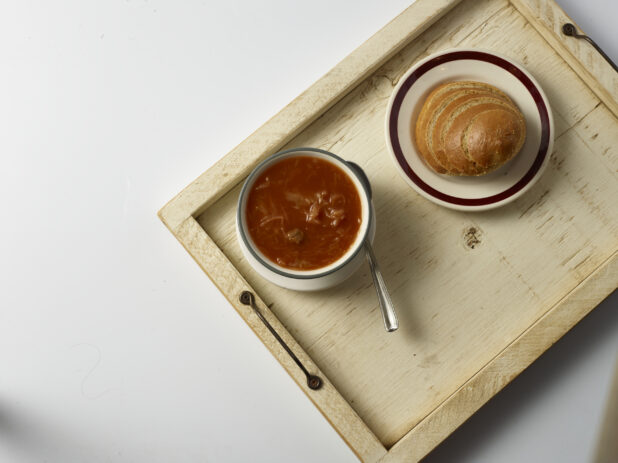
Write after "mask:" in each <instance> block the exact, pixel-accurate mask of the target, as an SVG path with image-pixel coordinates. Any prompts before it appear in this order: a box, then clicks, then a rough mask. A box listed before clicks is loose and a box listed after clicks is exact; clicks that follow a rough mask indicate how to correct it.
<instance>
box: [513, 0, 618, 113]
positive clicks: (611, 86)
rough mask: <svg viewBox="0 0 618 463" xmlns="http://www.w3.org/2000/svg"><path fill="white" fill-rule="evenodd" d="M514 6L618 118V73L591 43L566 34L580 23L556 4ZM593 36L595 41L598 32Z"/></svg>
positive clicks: (528, 1)
mask: <svg viewBox="0 0 618 463" xmlns="http://www.w3.org/2000/svg"><path fill="white" fill-rule="evenodd" d="M512 3H513V5H514V6H515V7H516V8H517V9H518V10H519V11H520V12H521V14H523V15H524V16H525V17H526V19H527V20H528V21H530V24H532V26H533V27H535V28H536V29H537V31H538V32H539V33H540V34H541V35H542V36H543V37H544V38H545V40H547V41H548V42H549V43H550V44H551V46H552V47H553V48H554V49H555V50H557V51H558V53H560V56H562V57H563V58H564V60H565V61H566V62H567V63H568V64H569V66H572V67H573V68H574V69H575V70H576V71H577V73H578V74H579V75H580V77H581V78H582V79H583V80H584V82H586V84H587V85H588V86H589V87H590V88H591V89H592V90H593V91H594V92H595V93H597V95H598V96H599V98H601V99H603V100H604V101H605V103H606V105H607V107H608V108H609V110H610V111H612V112H613V113H614V116H616V117H618V73H617V72H616V71H614V69H613V68H612V66H611V65H610V64H609V63H608V62H607V61H606V60H604V59H603V58H602V57H600V55H599V53H598V52H597V51H596V50H595V49H594V47H593V46H592V45H591V44H589V43H588V42H586V41H585V40H579V39H576V38H574V37H568V36H565V35H564V34H563V33H562V25H563V24H565V23H571V24H576V23H575V21H573V20H572V19H571V18H569V17H568V16H567V15H566V13H565V12H564V11H562V9H561V8H560V7H559V6H558V5H556V4H555V3H554V2H547V1H544V0H512ZM579 32H580V33H581V30H579ZM590 34H591V36H592V37H593V38H594V31H590Z"/></svg>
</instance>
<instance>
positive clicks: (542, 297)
mask: <svg viewBox="0 0 618 463" xmlns="http://www.w3.org/2000/svg"><path fill="white" fill-rule="evenodd" d="M565 22H572V21H571V20H570V19H569V18H568V17H567V16H566V15H565V14H564V12H563V11H562V10H561V9H560V8H559V7H558V6H557V5H556V4H555V3H554V2H553V1H551V0H543V1H541V0H511V1H510V2H509V1H507V0H486V1H473V0H464V1H457V0H439V1H435V0H418V1H417V2H416V3H414V4H413V5H412V6H411V7H410V8H408V9H407V10H406V11H404V12H403V13H402V14H401V15H399V16H398V17H397V18H395V19H394V20H393V21H392V22H391V23H389V24H388V25H387V26H386V27H385V28H383V29H382V30H381V31H379V32H378V33H377V34H375V35H374V36H373V37H372V38H370V39H369V40H368V41H367V42H365V43H364V44H363V45H361V46H360V47H359V48H358V49H357V50H355V51H354V52H353V53H352V54H350V55H349V56H348V57H347V58H345V59H344V60H343V61H342V62H341V63H339V64H338V65H337V66H336V67H335V68H334V69H333V70H331V71H330V72H329V73H327V74H326V75H325V76H324V77H322V78H321V79H320V80H319V81H318V82H316V83H315V84H314V85H313V86H311V87H310V88H309V89H308V90H307V91H305V92H304V93H303V94H301V95H300V96H299V97H298V98H296V99H295V100H294V101H292V102H291V103H290V104H289V105H288V106H286V107H285V108H284V109H283V110H281V111H280V112H279V113H278V114H277V115H276V116H274V117H273V118H272V119H271V120H269V121H268V122H267V123H266V124H264V125H263V126H262V127H261V128H260V129H258V130H257V131H256V132H254V133H253V134H252V135H251V136H249V137H248V138H247V139H246V140H245V141H243V142H242V143H241V144H240V145H239V146H238V147H236V148H235V149H234V150H233V151H232V152H230V153H229V154H228V155H226V156H225V157H224V158H223V159H221V160H220V161H219V162H218V163H217V164H216V165H215V166H214V167H212V168H211V169H209V170H208V171H206V172H205V173H203V174H202V175H201V176H200V177H199V178H198V179H197V180H195V181H194V182H193V183H191V184H190V185H189V186H188V187H187V188H185V189H184V190H183V191H182V192H181V193H180V194H179V195H178V196H176V197H175V198H174V199H172V200H171V201H170V202H169V203H168V204H167V205H166V206H165V207H164V208H163V209H162V210H161V211H160V213H159V215H160V217H161V219H162V220H163V222H164V223H165V224H166V225H167V227H168V228H169V229H170V230H171V231H172V233H173V234H174V235H175V236H176V238H178V240H179V241H180V242H181V243H182V244H183V246H184V247H185V248H186V249H187V251H189V253H190V254H191V255H192V256H193V258H194V259H195V260H196V262H197V263H198V264H199V265H200V266H201V267H202V269H203V270H204V271H205V272H206V273H207V274H208V275H209V276H210V278H211V279H212V280H213V282H214V283H215V284H216V285H217V287H218V288H219V289H220V290H221V291H222V292H223V294H224V295H225V296H226V297H227V298H228V300H229V301H230V303H231V304H232V305H233V306H234V307H235V308H236V310H237V311H238V312H239V313H240V315H241V316H242V317H243V318H244V319H245V321H246V322H247V324H249V326H250V327H251V328H252V329H253V330H254V331H255V333H256V335H257V336H258V337H259V338H260V339H261V340H262V341H263V342H264V344H265V345H266V346H267V347H268V349H269V350H270V351H271V352H272V354H273V355H274V356H275V357H276V358H277V359H278V360H279V362H281V364H282V365H283V367H284V368H285V369H286V370H287V371H288V372H289V374H290V375H291V376H292V378H293V379H294V380H295V381H296V382H297V383H298V385H299V387H300V388H301V389H303V390H304V391H305V393H306V394H307V396H308V397H309V398H310V399H311V400H312V401H313V403H314V404H315V405H316V406H317V407H318V409H319V410H320V411H321V412H322V413H323V414H324V416H325V417H326V419H327V420H328V421H329V422H330V423H331V424H332V426H333V427H334V428H335V429H336V430H337V432H338V433H339V434H340V435H341V436H342V437H343V439H345V441H346V442H347V443H348V445H349V446H350V447H351V448H352V450H353V451H354V452H355V453H356V455H358V457H359V458H360V459H361V460H363V461H367V462H373V461H383V462H392V461H416V460H419V459H420V458H422V457H423V456H424V455H426V454H427V453H428V452H429V451H430V450H431V449H432V448H434V447H435V446H436V445H437V444H438V443H440V442H441V441H442V440H443V439H445V438H446V437H447V436H448V435H449V434H450V433H451V432H452V431H453V430H454V429H456V428H457V427H458V426H459V425H460V424H461V423H463V422H464V421H465V420H466V419H467V418H468V417H469V416H470V415H472V414H473V413H474V412H475V411H476V410H478V409H479V407H481V406H482V405H483V404H484V403H485V402H487V401H488V400H489V399H490V398H491V397H492V396H494V395H495V394H496V393H497V392H498V391H499V390H500V389H502V388H503V387H504V386H505V385H506V384H507V383H508V382H509V381H511V380H512V379H513V378H514V377H515V376H517V375H518V374H519V373H520V372H521V371H522V370H523V369H524V368H526V367H527V366H528V365H530V363H532V362H533V361H534V360H535V359H536V358H537V357H538V356H539V355H541V354H542V353H543V352H544V351H545V350H546V349H547V348H549V347H550V346H551V345H552V344H553V343H554V342H556V341H557V340H558V339H559V338H560V337H561V336H562V335H564V334H565V333H566V332H567V331H568V330H569V329H570V328H572V327H573V325H575V324H576V323H577V322H578V321H579V320H581V319H582V317H584V316H585V315H586V314H587V313H588V312H589V311H591V310H592V309H593V308H594V307H595V306H596V305H597V304H598V303H599V302H600V301H601V300H603V299H604V298H605V297H606V296H607V295H608V294H610V293H611V292H612V291H613V290H614V289H615V288H616V287H617V285H618V259H617V249H618V178H617V175H616V172H617V169H618V148H617V147H618V119H617V116H618V74H616V73H615V72H614V71H613V70H612V68H611V66H610V65H609V64H608V63H607V62H606V61H604V60H603V58H602V57H601V56H600V55H599V54H598V53H597V52H596V51H595V50H594V49H593V48H592V47H591V46H590V44H588V43H586V42H583V41H578V40H577V39H575V38H572V37H566V36H565V35H563V34H562V33H561V30H560V28H561V26H562V24H563V23H565ZM452 47H467V48H482V49H486V50H490V51H496V52H499V53H502V54H505V55H507V56H509V57H510V58H512V59H514V60H516V61H519V62H520V63H522V64H523V65H524V66H525V67H526V68H527V69H528V70H529V71H530V72H531V73H532V74H533V75H534V77H535V78H536V79H537V80H538V81H539V83H540V85H541V86H542V88H543V89H544V90H545V92H546V94H547V95H548V97H549V100H550V104H551V106H552V109H553V113H554V119H555V125H556V136H555V146H554V152H553V154H552V157H551V162H550V166H549V167H548V169H547V171H546V172H545V173H544V175H543V176H542V178H541V179H540V181H539V182H538V183H537V184H536V185H535V187H534V188H532V189H531V190H530V191H529V192H528V193H526V194H525V195H524V196H523V197H522V198H520V199H518V200H517V201H515V202H513V203H511V204H509V205H507V206H505V207H502V208H500V209H497V210H493V211H488V212H479V213H469V212H468V213H464V212H457V211H453V210H449V209H445V208H442V207H439V206H436V205H434V204H433V203H431V202H429V201H427V200H426V199H423V198H422V197H421V196H419V195H418V194H416V193H415V192H414V191H413V190H412V189H410V188H409V187H408V186H407V184H406V183H405V182H404V180H403V179H402V178H400V176H399V174H398V173H397V171H396V169H395V167H394V165H393V163H392V161H391V159H390V155H389V154H388V151H387V148H386V144H385V138H384V117H385V110H386V104H387V101H388V98H389V97H390V95H391V92H392V90H393V86H394V85H395V84H396V83H397V81H398V79H399V78H400V76H402V75H403V73H404V72H405V71H406V70H407V69H408V68H409V67H410V66H411V65H412V64H413V63H415V62H416V61H418V60H419V59H421V58H423V57H425V56H427V55H428V54H430V53H434V52H436V51H439V50H442V49H446V48H452ZM298 146H312V147H317V148H323V149H326V150H329V151H332V152H334V153H336V154H338V155H340V156H342V157H344V158H345V159H348V160H351V161H354V162H356V163H357V164H359V165H360V166H362V167H363V168H364V169H365V171H366V172H367V174H368V176H369V178H370V180H371V183H372V186H373V190H374V202H375V207H376V210H377V219H378V222H377V223H378V228H377V235H376V240H375V252H376V254H377V257H378V259H379V261H380V264H381V267H382V271H383V273H384V276H385V278H386V281H387V284H388V286H389V288H390V289H391V292H392V298H393V301H394V303H395V305H396V307H397V310H398V315H399V319H400V324H401V326H400V329H399V330H398V331H397V332H395V333H391V334H388V333H386V332H385V331H384V327H383V325H382V319H381V317H380V314H379V312H378V310H379V309H378V303H377V300H376V296H375V292H374V288H373V285H372V281H371V277H370V275H369V273H368V270H367V269H363V270H362V271H359V272H358V273H357V274H356V275H355V276H354V277H352V278H351V279H350V280H348V281H347V282H346V283H344V284H343V285H341V286H339V287H336V288H334V289H331V290H328V291H322V292H318V293H298V292H293V291H289V290H284V289H281V288H279V287H276V286H274V285H272V284H270V283H268V282H267V281H265V280H263V279H262V278H261V277H259V276H258V275H257V274H256V273H255V272H254V271H253V270H252V269H251V268H250V267H249V265H248V264H247V262H246V261H245V259H244V258H243V256H242V254H241V251H240V248H239V246H238V244H237V242H236V234H235V223H234V219H235V210H236V201H237V199H238V194H239V191H240V186H241V184H242V182H243V180H244V178H245V177H246V176H247V174H248V173H249V172H250V171H251V170H252V169H253V167H255V165H256V164H257V163H258V162H259V161H260V160H262V159H263V158H265V157H266V156H268V155H270V154H272V153H274V152H276V151H279V150H281V149H285V148H291V147H298ZM245 290H248V291H251V292H252V293H253V294H255V295H256V300H257V304H258V307H259V309H260V311H261V313H262V314H264V316H265V317H266V319H268V320H269V321H270V323H271V324H272V325H273V327H274V328H275V330H276V331H277V332H278V333H279V334H280V335H281V337H282V338H283V339H284V340H285V342H286V343H287V344H288V345H289V346H290V348H291V349H292V351H294V353H295V354H296V355H297V356H298V357H299V359H300V360H301V361H302V363H303V364H304V365H305V366H306V367H307V369H308V370H309V371H310V372H311V373H316V374H318V375H319V376H320V377H321V378H322V379H323V380H324V385H323V387H322V388H321V389H319V390H311V389H309V387H308V386H307V382H306V378H305V376H304V374H303V373H302V371H301V370H300V369H299V368H298V366H297V365H296V364H295V363H294V361H293V360H292V359H291V357H290V356H289V355H288V353H286V352H285V351H284V350H283V348H282V347H281V345H280V344H279V343H278V342H277V340H276V339H275V338H274V337H273V335H272V334H271V332H270V331H268V330H267V328H266V326H265V325H264V324H263V322H262V321H261V320H260V319H259V318H258V317H257V316H256V314H255V313H254V312H253V311H252V309H251V308H250V307H248V306H246V305H243V304H242V303H240V301H239V296H240V294H241V293H242V292H243V291H245Z"/></svg>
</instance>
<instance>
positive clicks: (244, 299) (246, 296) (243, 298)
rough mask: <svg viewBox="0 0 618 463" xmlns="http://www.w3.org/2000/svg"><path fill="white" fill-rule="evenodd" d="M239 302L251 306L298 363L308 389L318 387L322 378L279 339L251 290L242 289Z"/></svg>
mask: <svg viewBox="0 0 618 463" xmlns="http://www.w3.org/2000/svg"><path fill="white" fill-rule="evenodd" d="M240 302H241V303H242V304H244V305H248V306H251V308H252V309H253V311H254V312H255V314H256V315H257V316H258V317H259V319H260V320H262V322H263V323H264V325H266V328H268V331H270V332H271V333H272V335H273V336H274V337H275V339H276V340H277V341H279V344H281V347H283V348H284V349H285V351H286V352H287V353H288V354H289V355H290V357H292V360H294V362H295V363H296V365H298V368H300V369H301V370H302V371H303V373H304V374H305V376H306V377H307V386H309V389H313V390H318V389H320V388H321V387H322V384H323V383H322V379H321V378H320V377H319V376H316V375H312V374H311V373H309V371H307V369H306V368H305V366H304V365H303V364H302V362H301V361H300V360H299V359H298V357H296V354H295V353H294V352H292V349H290V348H289V346H288V345H287V344H286V343H285V341H284V340H283V339H281V336H279V333H277V332H276V331H275V329H274V328H273V327H272V325H271V324H270V323H269V322H268V320H266V318H264V315H262V313H261V312H260V311H259V309H258V308H257V304H256V303H255V297H254V296H253V293H252V292H251V291H243V292H242V293H241V294H240Z"/></svg>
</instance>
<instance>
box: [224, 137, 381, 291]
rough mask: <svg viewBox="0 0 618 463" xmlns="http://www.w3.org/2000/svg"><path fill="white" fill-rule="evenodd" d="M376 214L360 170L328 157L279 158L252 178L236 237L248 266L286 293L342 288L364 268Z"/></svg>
mask: <svg viewBox="0 0 618 463" xmlns="http://www.w3.org/2000/svg"><path fill="white" fill-rule="evenodd" d="M374 217H375V211H374V209H373V204H372V202H371V186H370V184H369V180H368V179H367V176H366V175H365V173H364V172H363V170H362V169H361V168H360V167H359V166H357V165H356V164H354V163H351V162H348V161H345V160H343V159H342V158H340V157H339V156H336V155H335V154H333V153H329V152H328V151H324V150H320V149H316V148H295V149H291V150H286V151H282V152H279V153H276V154H274V155H272V156H270V157H268V158H267V159H266V160H264V161H262V162H261V163H260V164H259V165H258V166H257V167H256V168H255V169H254V170H253V171H252V172H251V174H249V176H248V177H247V179H246V180H245V183H244V185H243V187H242V190H241V193H240V197H239V199H238V211H237V215H236V231H237V235H238V242H239V244H240V248H241V250H242V252H243V254H244V256H245V258H246V259H247V261H248V262H249V264H250V265H251V266H252V267H253V268H254V269H255V270H256V272H257V273H259V274H260V275H261V276H262V277H264V278H266V279H267V280H269V281H271V282H272V283H275V284H277V285H279V286H282V287H284V288H289V289H294V290H301V291H314V290H320V289H325V288H328V287H331V286H334V285H337V284H339V283H341V282H343V281H344V280H346V279H347V278H348V277H350V276H351V275H352V274H353V273H354V272H355V271H356V270H357V269H358V268H359V267H360V266H361V265H362V264H363V262H364V260H365V251H364V247H363V243H364V242H365V240H367V241H368V242H369V243H371V242H372V241H373V237H374V235H375V218H374Z"/></svg>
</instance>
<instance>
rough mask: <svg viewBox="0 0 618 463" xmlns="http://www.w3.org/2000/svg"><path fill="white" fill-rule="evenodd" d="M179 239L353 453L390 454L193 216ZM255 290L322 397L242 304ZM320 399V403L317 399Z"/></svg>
mask: <svg viewBox="0 0 618 463" xmlns="http://www.w3.org/2000/svg"><path fill="white" fill-rule="evenodd" d="M177 237H178V239H179V241H180V242H181V243H182V244H183V246H184V247H185V249H186V250H187V251H188V252H189V254H191V256H192V257H193V258H194V259H195V261H196V262H197V263H198V264H199V265H200V267H201V268H202V270H203V271H204V272H205V273H206V274H208V276H210V277H211V279H212V280H213V281H214V282H215V284H216V285H217V287H218V289H219V290H220V291H221V292H222V293H223V294H224V295H225V296H226V297H227V299H228V301H229V302H230V304H232V306H233V307H234V308H235V309H236V311H237V312H238V313H239V314H240V316H241V317H242V318H243V319H244V320H245V321H246V322H247V324H248V325H249V326H250V327H251V329H252V330H253V331H254V333H255V334H256V335H257V336H258V337H259V338H260V339H261V340H262V342H263V343H264V345H265V346H266V347H267V348H268V349H269V350H270V351H271V352H272V353H273V355H275V356H276V357H277V359H278V360H279V362H281V365H282V366H283V367H284V368H285V369H286V370H287V371H288V373H289V374H290V376H291V377H292V379H293V380H294V381H295V382H296V384H298V386H299V387H300V388H301V389H302V390H303V391H304V392H305V394H307V396H308V397H309V399H311V400H312V401H313V402H314V403H316V405H318V407H319V408H320V411H321V412H322V414H323V415H324V416H325V418H326V419H327V420H328V421H329V422H330V423H331V424H332V426H333V427H334V428H335V429H336V430H337V432H338V433H339V435H340V436H341V437H342V438H343V439H344V440H345V441H346V443H347V444H348V445H349V446H350V448H351V449H352V451H354V453H355V454H356V455H357V456H358V457H359V459H361V460H362V461H377V460H378V459H379V458H381V457H382V456H384V455H385V454H386V449H385V448H384V446H383V445H382V443H381V442H380V441H379V440H378V439H377V438H376V436H375V435H374V434H373V433H372V432H371V430H370V429H369V428H368V427H367V426H366V425H365V423H364V422H363V421H362V420H361V419H360V418H359V417H358V415H357V414H356V413H355V412H354V410H353V409H352V408H351V407H350V405H349V404H348V403H347V402H346V401H345V399H344V398H343V397H342V396H341V394H340V393H339V392H338V391H337V390H336V388H335V387H334V386H333V385H332V384H331V383H330V382H329V381H328V378H327V377H326V376H325V375H324V374H323V373H322V372H321V371H320V370H319V368H318V367H317V366H316V365H315V364H314V362H313V360H312V359H311V358H310V357H309V356H308V355H307V354H306V353H305V352H303V351H302V349H301V347H300V346H299V345H298V343H297V341H296V340H295V339H294V337H292V336H291V335H290V334H289V333H288V332H287V330H286V329H285V327H284V326H283V325H282V324H281V322H280V321H279V320H278V319H277V318H276V317H274V316H273V315H272V312H271V311H270V309H269V308H268V306H267V305H266V304H265V303H264V302H263V301H262V300H261V299H260V298H259V295H257V294H256V293H255V290H254V289H253V288H252V287H251V286H249V284H248V283H247V282H246V281H245V280H244V279H243V278H242V276H240V275H239V274H238V271H237V270H236V268H235V267H234V266H233V265H232V263H231V262H230V261H229V260H228V259H227V258H226V257H225V255H224V254H223V253H222V252H221V250H220V249H219V248H218V247H217V246H216V245H215V243H214V242H213V241H212V240H211V239H210V237H209V236H208V235H207V234H206V233H205V232H204V230H203V229H202V228H201V227H200V225H199V224H198V223H197V222H196V220H195V219H194V218H193V217H189V218H187V219H185V221H184V222H183V223H182V224H181V225H180V226H179V227H178V229H177ZM245 290H249V291H252V292H253V293H254V294H255V295H256V304H257V305H258V309H259V310H260V312H261V313H262V315H264V317H265V318H266V319H267V320H268V322H269V323H270V324H271V325H272V327H273V328H274V329H275V330H276V331H277V333H278V334H279V335H280V336H281V338H282V339H283V340H284V342H285V343H286V344H287V345H288V346H289V347H290V348H291V349H292V350H293V351H294V353H295V354H296V356H297V357H298V358H299V359H300V361H301V362H302V363H303V365H304V366H305V367H306V368H307V369H308V370H309V371H310V372H311V373H312V374H316V375H318V376H320V377H321V379H322V380H323V385H322V387H321V388H320V390H319V394H317V393H316V392H315V391H312V390H311V389H309V387H308V386H307V380H306V377H305V375H304V374H303V373H302V371H301V370H300V369H299V368H298V366H297V365H296V364H295V363H294V361H293V360H292V358H291V357H290V356H289V355H288V354H287V353H286V352H285V351H284V350H283V348H282V347H281V345H280V344H279V342H278V341H277V340H276V339H275V338H274V337H273V336H272V334H271V333H270V332H269V331H268V328H266V326H265V325H264V324H263V323H262V321H261V320H260V319H259V318H258V317H257V315H256V314H255V313H254V312H253V309H252V308H250V307H248V306H246V305H244V304H242V303H240V294H241V293H242V292H243V291H245ZM317 399H319V403H317V402H316V400H317Z"/></svg>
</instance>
